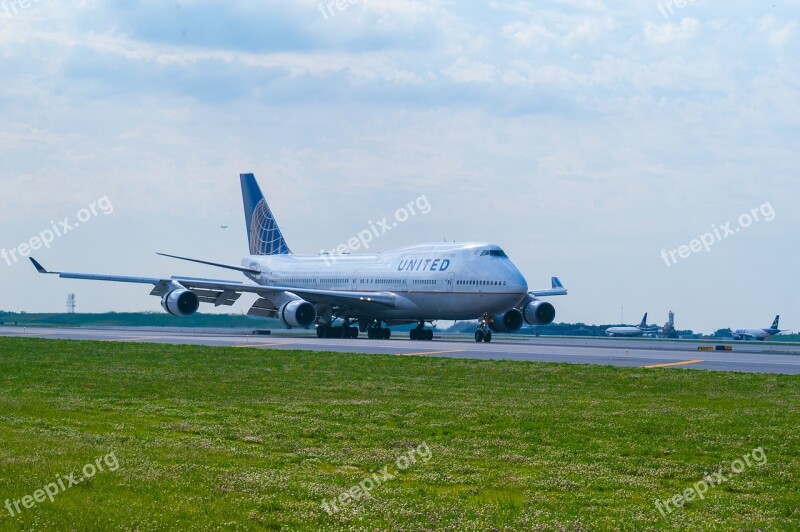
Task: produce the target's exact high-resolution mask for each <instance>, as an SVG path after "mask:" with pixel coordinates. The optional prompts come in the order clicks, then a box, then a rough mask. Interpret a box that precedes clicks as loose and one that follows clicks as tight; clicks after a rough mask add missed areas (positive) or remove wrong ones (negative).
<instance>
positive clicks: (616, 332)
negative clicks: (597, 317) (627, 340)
mask: <svg viewBox="0 0 800 532" xmlns="http://www.w3.org/2000/svg"><path fill="white" fill-rule="evenodd" d="M606 335H608V336H627V337H635V336H642V335H644V329H641V328H639V327H609V328H608V329H606Z"/></svg>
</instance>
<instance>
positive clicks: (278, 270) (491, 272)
mask: <svg viewBox="0 0 800 532" xmlns="http://www.w3.org/2000/svg"><path fill="white" fill-rule="evenodd" d="M242 266H244V267H246V268H252V269H258V270H261V272H262V273H261V274H260V275H252V274H248V277H249V278H250V279H252V280H253V281H254V282H256V283H258V284H260V285H263V286H293V287H297V288H298V289H312V290H315V289H316V290H329V291H342V292H345V291H346V292H363V293H365V294H369V293H391V294H394V295H396V296H397V302H398V303H397V304H396V305H395V306H394V308H381V307H375V308H374V309H369V310H364V309H355V308H353V309H348V310H346V311H345V312H344V313H343V314H342V315H341V317H347V318H353V319H362V318H363V319H367V318H372V319H384V320H410V321H416V320H424V319H427V320H435V319H442V320H461V319H464V320H466V319H475V318H479V317H481V316H482V315H483V314H484V313H488V314H490V315H493V314H499V313H502V312H505V311H508V310H510V309H513V308H515V307H516V306H517V305H518V304H520V303H521V302H522V300H523V299H524V298H525V297H526V295H527V292H528V283H527V282H526V280H525V277H523V275H522V274H521V273H520V271H519V270H518V269H517V267H516V266H515V265H514V264H513V263H512V262H511V260H510V259H509V258H508V257H506V256H505V253H503V251H502V250H501V249H500V247H498V246H497V245H494V244H486V243H475V242H471V243H460V244H451V243H443V244H421V245H417V246H410V247H406V248H401V249H396V250H392V251H387V252H384V253H379V254H373V255H312V256H309V255H269V256H248V257H245V258H244V259H243V260H242Z"/></svg>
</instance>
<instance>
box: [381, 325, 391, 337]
mask: <svg viewBox="0 0 800 532" xmlns="http://www.w3.org/2000/svg"><path fill="white" fill-rule="evenodd" d="M382 336H383V339H384V340H388V339H389V338H391V337H392V330H391V329H388V328H387V329H384V330H383V334H382Z"/></svg>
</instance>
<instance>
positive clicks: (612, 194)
mask: <svg viewBox="0 0 800 532" xmlns="http://www.w3.org/2000/svg"><path fill="white" fill-rule="evenodd" d="M668 4H669V5H668ZM25 5H26V6H27V7H22V6H21V5H20V3H19V2H18V1H17V2H14V1H13V0H6V1H5V2H3V0H0V161H2V162H1V163H0V248H4V249H5V250H6V251H7V252H8V250H14V249H17V252H18V251H19V250H18V247H19V245H20V244H24V243H30V239H31V238H32V237H35V236H36V235H38V234H39V233H40V232H41V231H43V230H46V229H48V228H49V227H50V226H51V222H54V223H55V224H56V226H57V227H59V222H60V221H62V220H64V219H65V218H68V217H69V218H70V221H71V223H75V221H76V217H77V216H78V215H79V214H81V216H82V217H83V218H84V219H86V221H85V223H79V225H78V227H75V228H73V229H72V230H70V231H69V232H68V233H67V234H65V235H63V236H62V237H60V238H56V239H55V241H54V242H53V243H52V244H50V248H49V249H41V250H39V251H35V252H34V256H36V257H37V258H38V259H39V260H40V261H41V262H42V263H43V264H44V265H45V266H47V267H49V268H53V269H63V270H67V271H92V272H95V271H96V272H105V273H118V274H136V275H146V276H157V277H158V276H168V275H172V274H182V275H183V274H185V275H195V274H197V275H204V276H214V277H223V278H224V277H225V276H226V275H227V273H225V272H223V273H220V271H219V270H214V269H210V268H206V267H201V266H197V267H195V266H193V265H188V264H183V263H180V262H175V261H173V260H170V259H166V258H161V257H157V256H155V255H154V252H156V251H164V252H168V253H169V252H172V253H175V254H185V255H190V256H196V257H202V258H206V259H209V260H214V261H220V262H236V263H238V262H239V260H240V258H241V256H242V255H244V254H245V253H246V251H247V247H246V244H247V242H246V238H245V234H244V217H243V214H242V207H241V199H240V192H239V185H238V174H239V173H240V172H250V171H252V172H254V173H255V174H256V175H257V177H258V178H259V180H260V182H261V186H262V188H263V190H264V192H265V193H266V194H267V196H268V199H269V201H270V204H271V207H272V209H273V211H274V212H275V215H276V217H277V219H278V221H279V223H280V225H281V228H282V229H283V232H284V234H285V236H286V238H287V240H288V241H289V245H290V246H291V247H292V248H293V251H295V252H296V253H316V252H318V251H319V250H320V249H321V248H330V247H334V246H336V245H337V244H339V243H341V242H345V241H347V239H348V238H350V237H351V236H353V235H354V234H356V233H357V232H358V231H360V230H362V229H364V228H366V227H368V224H369V222H371V221H375V220H380V219H382V218H383V217H384V216H393V215H394V214H393V213H394V212H395V211H396V210H397V209H398V208H399V207H402V206H403V205H404V204H406V203H407V202H409V201H413V200H414V199H415V198H418V197H419V196H420V195H421V194H424V195H425V197H426V198H427V199H428V200H429V202H430V205H431V212H430V213H429V214H427V215H419V216H415V217H412V218H411V219H410V220H409V221H407V222H405V223H403V224H400V225H399V226H398V228H397V229H395V230H393V231H391V232H390V233H388V234H386V235H384V236H383V237H381V238H380V239H379V240H377V241H376V242H375V243H374V245H373V247H372V250H375V251H383V250H388V249H391V248H393V247H397V246H401V245H408V244H413V243H419V242H425V241H441V240H442V239H445V238H446V239H449V240H460V241H463V240H479V241H492V242H497V243H499V244H501V245H502V246H503V247H504V248H505V249H506V251H507V252H508V254H509V255H510V256H511V258H512V259H513V260H514V261H515V263H516V264H517V265H518V266H519V267H520V269H521V270H522V272H523V273H524V274H525V276H526V277H527V279H528V282H529V284H530V286H531V288H532V289H533V288H547V287H549V279H550V276H551V275H559V276H560V277H561V279H562V280H563V282H564V284H565V285H566V286H567V287H568V288H569V289H570V292H571V294H570V296H568V297H565V298H557V299H554V300H553V303H554V304H556V307H557V309H558V311H559V315H558V318H557V320H558V321H569V322H575V321H583V322H587V323H610V322H618V321H619V319H620V308H621V307H623V306H624V320H625V321H626V322H629V323H638V321H639V319H640V318H641V315H642V314H643V313H644V312H645V311H649V312H650V316H651V320H650V321H651V322H656V323H659V324H661V323H663V322H664V321H666V317H667V316H666V315H667V312H668V311H669V310H670V309H673V310H675V312H676V314H677V325H678V327H679V328H684V327H685V328H694V329H696V330H704V331H711V330H713V329H715V328H718V327H742V326H759V327H760V326H764V327H766V326H768V325H769V324H770V323H771V321H772V318H773V316H774V315H775V314H777V313H780V314H781V315H782V316H783V322H782V325H783V326H784V327H786V328H790V329H793V330H797V329H800V303H799V302H798V297H797V294H798V284H800V283H798V271H800V252H798V246H797V229H798V227H800V224H799V223H798V222H800V210H799V209H798V207H797V204H798V199H800V196H798V191H799V189H800V184H799V183H800V181H799V180H798V178H799V177H800V175H799V174H800V171H799V170H798V167H799V166H800V164H799V163H800V61H798V53H799V52H800V26H799V25H798V18H800V0H773V1H770V2H754V1H752V0H751V1H748V2H742V1H731V2H724V3H723V2H712V1H710V0H694V1H691V0H690V1H688V2H687V3H686V5H685V6H684V7H683V8H678V7H673V6H671V3H669V2H664V3H662V4H661V5H659V3H658V2H657V1H655V0H653V1H645V2H642V1H635V2H634V1H633V0H627V1H619V2H605V1H603V0H560V1H541V2H523V1H512V2H502V1H496V2H486V3H480V2H464V1H460V2H455V1H440V0H426V1H424V2H412V1H404V0H383V1H382V0H368V1H363V0H361V1H356V2H353V3H347V2H341V3H340V4H339V6H341V7H343V8H344V9H341V8H340V7H337V6H336V4H334V3H331V4H330V5H329V6H327V4H323V5H322V6H321V5H320V4H319V3H318V2H316V1H305V0H299V1H298V0H296V1H290V2H288V1H285V0H284V1H280V2H278V1H272V0H258V1H255V0H253V1H231V2H210V1H182V2H164V1H159V2H156V1H146V2H136V1H132V0H116V1H104V2H100V1H95V0H82V1H59V0H50V1H46V0H42V1H40V2H31V3H29V4H25ZM326 6H327V7H326ZM104 198H107V199H104ZM100 200H102V201H100ZM98 201H100V203H99V205H105V206H106V207H107V206H108V205H111V206H113V212H110V214H104V212H109V211H110V210H111V209H105V210H103V209H100V208H99V207H98V206H95V209H94V210H95V212H96V213H97V215H96V216H94V215H92V216H91V217H90V216H87V213H88V214H91V210H89V211H83V212H81V209H84V208H89V206H90V205H91V204H92V203H93V202H98ZM754 209H755V212H756V213H757V214H758V218H759V221H755V220H753V219H752V218H754V217H755V215H754V214H753V210H754ZM747 213H750V215H749V218H751V220H750V222H751V223H750V225H749V226H748V227H746V228H741V230H740V231H738V232H735V231H733V230H734V229H735V228H737V227H739V224H740V222H744V223H745V224H747V222H748V219H747V218H748V217H745V218H743V219H741V220H740V217H741V216H742V215H743V214H747ZM729 222H730V225H727V226H726V224H728V223H729ZM223 225H227V226H229V227H228V229H222V228H221V226H223ZM715 229H716V233H717V234H718V235H720V237H721V240H717V237H716V236H715V237H714V243H713V244H711V245H710V251H706V250H705V249H701V250H700V251H695V252H692V251H691V250H688V248H687V249H684V250H683V257H681V254H680V253H679V252H677V250H678V248H679V247H680V246H682V245H686V246H689V245H690V244H691V241H692V240H693V239H696V238H699V237H700V236H701V235H703V234H704V233H709V234H714V232H715ZM730 231H733V232H732V233H731V232H730ZM726 235H727V236H726ZM706 238H707V239H708V237H706ZM695 249H697V245H695ZM662 250H666V252H667V253H666V257H667V258H666V259H665V258H664V257H663V256H662ZM672 250H676V251H675V252H673V259H670V258H669V252H670V251H672ZM668 262H669V263H670V266H667V263H668ZM9 263H10V264H9ZM231 278H233V279H236V275H235V274H234V275H233V276H232V277H231ZM70 292H74V293H76V294H77V300H78V310H79V311H82V312H100V311H110V310H117V311H128V310H159V309H160V306H159V301H158V299H157V298H154V297H150V296H148V292H149V289H148V288H147V287H144V286H135V285H134V286H127V285H113V284H104V283H90V282H80V281H67V280H58V279H55V278H48V277H43V276H37V275H36V273H35V271H34V269H33V268H32V267H31V266H30V265H29V263H27V259H26V260H24V261H19V262H15V261H14V260H12V259H10V258H9V259H0V309H3V310H13V311H23V310H24V311H29V312H58V311H63V310H64V309H65V303H66V298H67V294H68V293H70ZM247 301H250V299H247V298H243V300H242V302H240V304H239V305H237V307H235V309H236V311H239V312H246V311H247V305H246V304H245V303H246V302H247Z"/></svg>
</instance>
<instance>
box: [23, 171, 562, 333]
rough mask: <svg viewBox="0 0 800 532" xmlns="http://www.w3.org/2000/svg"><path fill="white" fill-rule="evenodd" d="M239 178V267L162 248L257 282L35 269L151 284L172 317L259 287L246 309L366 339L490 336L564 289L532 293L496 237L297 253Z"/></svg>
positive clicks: (544, 318) (539, 318) (545, 314)
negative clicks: (440, 324)
mask: <svg viewBox="0 0 800 532" xmlns="http://www.w3.org/2000/svg"><path fill="white" fill-rule="evenodd" d="M240 181H241V187H242V198H243V203H244V211H245V221H246V225H247V238H248V242H249V247H250V254H249V255H247V256H245V257H244V258H243V259H242V261H241V264H240V265H238V266H236V265H229V264H221V263H217V262H211V261H206V260H199V259H192V258H187V257H178V256H175V255H167V254H161V253H160V255H163V256H166V257H171V258H175V259H180V260H185V261H190V262H194V263H199V264H204V265H207V266H213V267H216V268H223V269H226V270H231V271H236V272H239V273H241V274H244V276H245V277H247V279H249V280H250V281H252V283H248V282H239V281H223V280H216V279H201V278H194V277H181V276H173V277H169V278H160V277H152V278H150V277H128V276H119V275H101V274H90V273H67V272H52V271H48V270H47V269H45V268H44V267H43V266H42V265H41V264H40V263H39V262H37V261H36V260H34V259H33V258H31V261H32V262H33V265H34V266H35V267H36V269H37V270H38V272H39V273H42V274H52V275H58V276H59V277H61V278H64V279H84V280H93V281H111V282H121V283H138V284H145V285H146V284H151V285H153V288H152V291H151V292H150V294H151V295H153V296H157V297H160V298H161V306H162V307H163V308H164V310H166V311H167V312H169V313H170V314H173V315H176V316H189V315H192V314H194V313H196V312H197V311H198V310H199V308H200V303H207V304H213V305H214V306H216V307H219V306H232V305H233V304H234V303H236V301H237V300H238V299H239V298H240V297H241V296H242V294H245V293H247V294H255V295H257V296H258V299H257V300H256V302H255V303H254V304H253V305H252V307H251V308H250V311H249V312H248V314H249V315H252V316H263V317H268V318H276V319H279V320H281V321H282V322H283V323H284V324H285V325H286V326H287V327H290V328H311V327H312V326H315V325H316V332H317V335H318V336H319V337H320V338H357V337H358V336H359V334H360V333H366V334H367V336H368V338H370V339H389V338H390V337H391V330H390V327H391V326H394V325H405V324H417V327H416V328H414V329H412V330H411V332H410V334H409V336H410V339H412V340H432V339H433V331H432V330H431V329H426V324H428V323H433V322H435V321H437V320H472V319H477V320H479V321H478V327H477V330H476V331H475V341H476V342H490V341H491V340H492V332H502V333H511V332H515V331H518V330H519V329H520V328H521V327H522V325H523V324H524V323H528V324H530V325H547V324H550V323H552V322H553V320H554V319H555V315H556V311H555V308H554V307H553V305H552V304H550V303H548V302H546V301H542V300H541V299H539V298H541V297H548V296H561V295H566V294H567V290H566V289H565V288H564V286H563V285H562V284H561V282H560V281H559V280H558V278H557V277H553V278H552V279H551V288H549V289H546V290H535V291H528V283H527V281H526V280H525V277H524V276H523V275H522V273H521V272H520V271H519V269H517V267H516V266H515V265H514V263H513V262H512V261H511V259H510V258H509V257H508V256H507V255H506V253H505V252H504V251H503V249H502V248H501V247H500V246H498V245H497V244H491V243H484V242H466V243H434V244H419V245H414V246H409V247H404V248H400V249H395V250H391V251H386V252H383V253H377V254H352V255H346V254H343V255H336V256H330V255H327V254H320V255H296V254H293V253H292V252H291V250H290V248H289V245H288V244H287V242H286V240H285V239H284V237H283V233H282V232H281V230H280V228H279V227H278V224H277V222H276V221H275V217H274V216H273V215H272V211H271V210H270V208H269V205H268V204H267V200H266V199H265V198H264V195H263V194H262V192H261V189H260V187H259V186H258V183H257V182H256V178H255V176H254V175H253V174H242V175H241V176H240Z"/></svg>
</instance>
